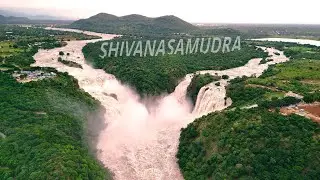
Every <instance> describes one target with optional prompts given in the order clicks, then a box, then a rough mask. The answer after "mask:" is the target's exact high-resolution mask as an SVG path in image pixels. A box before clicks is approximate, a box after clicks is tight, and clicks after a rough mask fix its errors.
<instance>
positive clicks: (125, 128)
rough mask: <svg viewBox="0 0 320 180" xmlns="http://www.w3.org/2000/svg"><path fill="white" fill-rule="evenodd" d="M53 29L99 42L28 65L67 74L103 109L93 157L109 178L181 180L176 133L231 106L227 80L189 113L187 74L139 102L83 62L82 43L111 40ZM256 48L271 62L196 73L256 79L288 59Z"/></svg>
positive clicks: (74, 44) (208, 89)
mask: <svg viewBox="0 0 320 180" xmlns="http://www.w3.org/2000/svg"><path fill="white" fill-rule="evenodd" d="M51 29H52V28H51ZM54 30H63V31H73V32H78V33H85V34H88V35H95V36H99V37H101V38H102V39H98V40H97V39H96V40H85V41H70V42H67V43H68V44H67V45H66V46H65V47H60V48H55V49H51V50H39V52H38V53H36V54H35V55H34V59H35V61H36V62H35V63H34V64H33V65H32V66H40V67H53V68H55V69H57V70H58V71H61V72H68V73H69V74H70V75H71V76H73V77H75V78H76V79H77V80H78V82H79V86H80V88H82V89H83V90H84V91H86V92H88V93H89V94H90V95H91V96H92V97H94V98H96V99H97V100H99V101H100V102H101V104H102V105H103V106H104V108H105V109H106V111H105V115H104V118H105V122H106V124H107V126H106V128H105V129H104V130H103V131H102V132H100V135H99V138H98V144H97V149H98V150H99V151H98V153H97V158H98V159H99V160H100V161H101V162H102V163H103V164H104V165H105V166H106V167H108V168H109V169H110V170H111V171H112V172H113V173H114V177H115V179H120V180H126V179H130V180H134V179H145V180H150V179H158V180H160V179H175V180H179V179H183V177H182V175H181V173H180V170H179V167H178V165H177V163H176V162H177V159H176V157H175V155H176V152H177V147H178V144H179V136H180V129H181V128H183V127H186V126H187V125H188V124H189V123H190V122H192V121H193V120H194V119H195V118H197V117H200V116H202V115H205V114H207V113H210V112H213V111H217V110H223V109H225V108H227V107H228V106H229V105H231V103H232V101H231V99H227V103H225V97H226V89H225V87H226V85H227V81H226V80H221V81H220V82H221V86H215V84H214V83H210V84H208V85H206V86H205V87H203V88H202V89H201V90H200V92H199V95H198V99H197V102H196V105H195V108H194V110H193V112H192V113H190V110H191V108H192V107H191V105H190V102H189V101H188V100H187V98H186V90H187V87H188V85H189V83H190V82H191V79H192V76H193V75H192V74H188V75H186V76H185V78H184V79H182V80H181V82H180V83H179V84H178V86H177V87H176V89H175V91H174V92H173V93H172V94H167V95H166V94H164V95H162V96H159V97H154V98H152V100H150V99H141V98H140V97H139V96H138V95H137V94H136V92H134V91H133V90H132V88H130V87H129V86H127V85H126V84H123V83H121V82H119V81H118V80H117V79H116V77H115V76H113V75H112V74H108V73H106V72H104V71H103V70H100V69H94V68H92V67H91V66H90V65H88V64H86V62H85V59H84V56H83V54H82V48H83V47H84V46H85V45H86V44H87V43H90V42H96V41H99V40H109V39H112V38H114V37H116V35H110V34H101V33H93V32H88V31H79V30H68V29H58V28H54ZM261 48H263V49H264V50H265V51H267V52H268V53H269V54H270V55H271V56H272V57H271V58H272V59H273V61H270V62H268V63H267V64H259V63H260V60H261V59H260V58H257V59H252V60H250V61H249V62H248V63H247V64H246V65H245V66H242V67H238V68H233V69H228V70H224V71H214V70H208V71H200V72H198V73H201V74H203V73H210V74H213V75H214V74H218V75H229V77H230V79H233V78H235V77H239V76H240V77H241V76H252V75H255V76H259V75H261V74H262V73H263V71H264V70H266V69H267V68H268V65H270V64H274V63H281V62H285V61H288V60H289V59H288V58H287V57H285V56H284V55H283V52H280V51H278V50H276V49H273V48H264V47H261ZM59 51H63V52H64V53H65V54H66V53H70V55H69V56H64V58H65V59H67V60H69V61H74V62H77V63H79V64H81V65H82V67H83V69H80V68H73V67H68V66H66V65H64V64H62V63H59V62H58V61H57V59H58V57H59ZM275 52H277V53H275ZM278 53H280V55H279V54H278ZM277 54H278V55H277Z"/></svg>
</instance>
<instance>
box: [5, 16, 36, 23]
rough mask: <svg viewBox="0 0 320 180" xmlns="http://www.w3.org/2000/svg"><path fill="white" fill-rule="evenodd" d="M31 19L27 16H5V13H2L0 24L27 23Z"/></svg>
mask: <svg viewBox="0 0 320 180" xmlns="http://www.w3.org/2000/svg"><path fill="white" fill-rule="evenodd" d="M29 21H30V19H28V18H26V17H14V16H9V17H5V16H3V15H0V24H21V23H27V22H29Z"/></svg>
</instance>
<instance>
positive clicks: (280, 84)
mask: <svg viewBox="0 0 320 180" xmlns="http://www.w3.org/2000/svg"><path fill="white" fill-rule="evenodd" d="M253 44H254V45H263V46H273V47H277V48H278V49H281V50H283V51H284V53H285V54H286V55H287V56H289V57H290V59H291V60H290V61H289V62H286V63H281V64H277V65H272V66H270V67H269V69H267V70H266V71H265V72H264V73H263V74H262V76H260V77H259V78H255V77H245V76H244V77H239V78H236V79H233V80H230V82H229V85H228V87H227V97H230V98H231V99H232V101H233V104H232V106H231V107H229V108H227V109H226V110H224V111H222V112H219V113H218V112H217V113H211V114H208V115H207V116H203V117H201V118H199V119H197V120H195V121H194V122H193V123H191V124H189V125H188V127H187V128H183V129H182V130H181V136H180V143H179V148H178V153H177V158H178V164H179V166H180V169H181V171H182V173H183V176H184V178H185V179H318V177H320V174H319V172H320V169H319V165H320V155H319V153H318V152H319V151H320V145H319V144H320V143H319V140H320V138H319V137H320V134H319V133H320V126H319V124H318V123H315V122H312V121H311V120H310V119H307V118H305V117H301V116H298V115H290V116H283V115H281V114H280V113H279V111H278V110H279V108H280V107H283V106H288V105H294V104H297V103H299V102H307V103H312V102H315V101H320V98H319V97H320V96H319V94H320V86H319V82H320V76H319V67H320V64H319V63H320V57H319V54H320V51H319V50H320V48H319V47H315V46H309V45H298V44H293V43H274V42H254V43H253ZM289 91H292V92H294V93H298V94H300V95H303V96H304V97H303V99H297V98H295V97H290V96H287V97H286V96H285V94H286V93H287V92H289ZM254 104H257V105H258V107H257V108H253V109H246V108H243V107H246V106H250V105H254ZM272 109H276V111H272Z"/></svg>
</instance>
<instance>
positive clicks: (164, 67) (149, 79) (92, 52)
mask: <svg viewBox="0 0 320 180" xmlns="http://www.w3.org/2000/svg"><path fill="white" fill-rule="evenodd" d="M123 38H124V39H125V40H127V38H128V37H123ZM122 40H123V39H121V38H118V39H116V40H113V41H115V42H117V41H120V42H121V41H122ZM131 41H132V40H131ZM102 43H103V42H97V43H89V44H87V45H86V46H85V47H84V48H83V53H84V56H85V58H86V61H87V62H88V63H89V64H91V65H92V66H93V67H95V68H98V69H104V70H105V71H106V72H107V73H110V74H113V75H115V76H116V77H117V79H119V80H121V81H122V82H124V83H127V84H129V85H130V86H132V87H134V88H135V89H136V91H137V92H138V93H139V94H140V95H141V96H146V95H159V94H161V93H164V92H167V93H170V92H172V91H173V90H174V88H175V87H176V85H177V83H178V81H179V80H181V78H183V77H184V76H185V75H186V74H189V73H194V72H196V71H199V70H208V69H215V70H224V69H230V68H234V67H238V66H242V65H244V64H246V63H247V62H248V61H249V60H250V59H252V58H256V57H267V54H266V53H265V52H263V51H262V50H257V49H256V48H255V47H254V46H249V45H247V44H246V43H245V42H244V43H242V44H241V50H235V51H231V52H228V53H223V52H218V53H207V54H203V53H195V54H188V55H186V56H183V55H180V54H172V55H169V54H165V55H163V56H162V55H158V56H153V57H151V56H150V57H149V56H146V57H138V56H128V57H127V56H121V57H112V56H111V57H106V58H104V59H102V58H101V57H99V55H101V54H103V52H102V51H101V49H100V47H101V45H102Z"/></svg>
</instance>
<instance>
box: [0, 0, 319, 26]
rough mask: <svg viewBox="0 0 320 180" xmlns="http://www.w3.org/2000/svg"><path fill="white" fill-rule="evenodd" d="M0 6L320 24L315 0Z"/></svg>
mask: <svg viewBox="0 0 320 180" xmlns="http://www.w3.org/2000/svg"><path fill="white" fill-rule="evenodd" d="M0 7H1V8H9V7H10V8H13V7H14V8H32V11H33V12H36V11H34V9H38V12H46V13H48V14H49V15H55V16H65V17H69V18H72V19H77V18H87V17H89V16H92V15H95V14H97V13H100V12H105V13H109V14H114V15H117V16H123V15H128V14H141V15H145V16H149V17H157V16H163V15H175V16H178V17H180V18H182V19H184V20H186V21H188V22H193V23H194V22H199V23H201V22H207V23H302V24H320V1H319V0H301V1H296V0H192V1H188V0H158V1H152V0H1V1H0Z"/></svg>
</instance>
